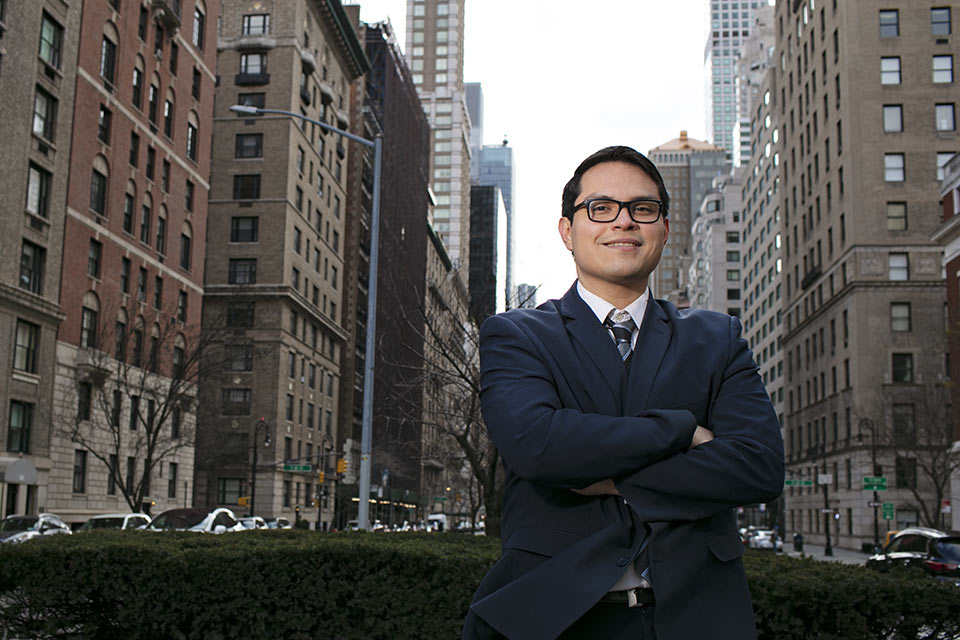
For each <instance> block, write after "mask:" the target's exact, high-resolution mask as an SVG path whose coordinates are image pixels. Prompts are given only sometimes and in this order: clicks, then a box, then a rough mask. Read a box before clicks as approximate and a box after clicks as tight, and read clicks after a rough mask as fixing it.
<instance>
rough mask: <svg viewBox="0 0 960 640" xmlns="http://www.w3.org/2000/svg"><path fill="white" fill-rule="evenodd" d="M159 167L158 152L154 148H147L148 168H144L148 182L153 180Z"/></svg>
mask: <svg viewBox="0 0 960 640" xmlns="http://www.w3.org/2000/svg"><path fill="white" fill-rule="evenodd" d="M156 166H157V150H156V149H154V148H153V147H152V146H151V147H147V166H146V167H145V168H144V174H146V176H147V179H148V180H153V175H154V170H155V168H156Z"/></svg>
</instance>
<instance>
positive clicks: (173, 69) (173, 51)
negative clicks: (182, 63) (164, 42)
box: [170, 40, 180, 75]
mask: <svg viewBox="0 0 960 640" xmlns="http://www.w3.org/2000/svg"><path fill="white" fill-rule="evenodd" d="M179 59H180V47H178V46H177V43H176V42H173V41H172V40H171V42H170V73H172V74H173V75H177V62H178V61H179Z"/></svg>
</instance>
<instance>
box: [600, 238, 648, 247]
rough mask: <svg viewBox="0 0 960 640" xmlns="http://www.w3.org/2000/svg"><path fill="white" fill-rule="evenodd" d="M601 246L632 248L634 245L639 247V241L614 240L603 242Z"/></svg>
mask: <svg viewBox="0 0 960 640" xmlns="http://www.w3.org/2000/svg"><path fill="white" fill-rule="evenodd" d="M603 246H605V247H613V248H618V249H620V248H624V249H632V248H634V247H639V246H640V243H639V242H637V241H636V240H614V241H612V242H604V243H603Z"/></svg>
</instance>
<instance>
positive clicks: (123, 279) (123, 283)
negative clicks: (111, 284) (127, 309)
mask: <svg viewBox="0 0 960 640" xmlns="http://www.w3.org/2000/svg"><path fill="white" fill-rule="evenodd" d="M120 290H121V291H123V292H124V293H130V259H129V258H120Z"/></svg>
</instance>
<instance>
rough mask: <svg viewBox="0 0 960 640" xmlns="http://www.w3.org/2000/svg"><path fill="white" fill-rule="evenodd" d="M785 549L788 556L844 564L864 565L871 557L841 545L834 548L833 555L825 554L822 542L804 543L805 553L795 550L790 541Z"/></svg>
mask: <svg viewBox="0 0 960 640" xmlns="http://www.w3.org/2000/svg"><path fill="white" fill-rule="evenodd" d="M784 551H785V553H786V554H787V555H788V556H791V557H793V558H800V557H808V558H813V559H814V560H824V561H826V562H841V563H843V564H859V565H861V566H862V565H864V564H865V563H866V561H867V558H869V557H870V554H868V553H863V552H861V551H859V550H854V549H841V548H839V547H834V548H833V555H832V556H825V555H823V545H820V544H807V543H804V545H803V553H800V552H798V551H794V550H793V542H792V541H788V543H787V544H785V545H784Z"/></svg>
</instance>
